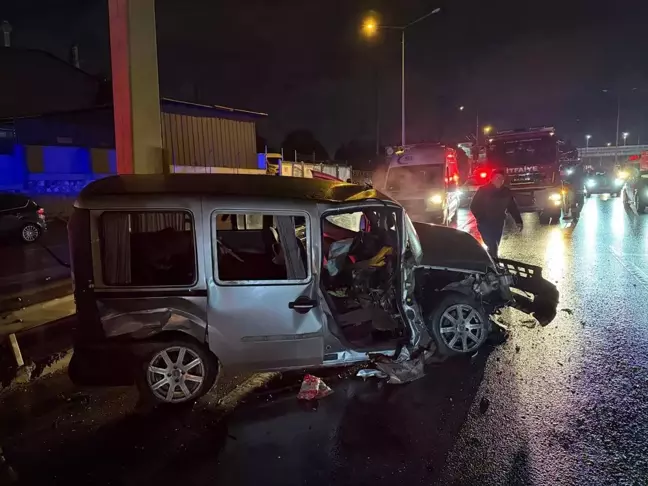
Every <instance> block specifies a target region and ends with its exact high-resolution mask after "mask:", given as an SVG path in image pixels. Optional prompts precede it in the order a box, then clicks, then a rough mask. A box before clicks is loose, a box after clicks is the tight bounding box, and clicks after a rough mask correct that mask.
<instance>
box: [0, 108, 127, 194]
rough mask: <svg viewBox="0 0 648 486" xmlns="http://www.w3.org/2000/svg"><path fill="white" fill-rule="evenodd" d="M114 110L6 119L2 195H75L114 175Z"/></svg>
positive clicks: (0, 154)
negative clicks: (89, 185) (96, 181)
mask: <svg viewBox="0 0 648 486" xmlns="http://www.w3.org/2000/svg"><path fill="white" fill-rule="evenodd" d="M114 147H115V142H114V132H113V127H112V109H111V108H109V107H107V108H98V109H93V110H84V111H76V112H68V113H57V114H48V115H40V116H35V117H25V118H17V119H14V120H11V121H5V122H3V123H2V126H0V191H2V192H9V191H10V192H23V193H26V194H30V195H34V196H36V195H44V194H48V195H52V196H55V195H61V196H75V195H77V194H78V193H79V191H80V190H81V189H82V188H83V187H84V186H85V185H86V184H88V183H89V182H91V181H93V180H96V179H99V178H102V177H106V176H108V175H111V174H115V173H116V167H117V165H116V159H115V149H114Z"/></svg>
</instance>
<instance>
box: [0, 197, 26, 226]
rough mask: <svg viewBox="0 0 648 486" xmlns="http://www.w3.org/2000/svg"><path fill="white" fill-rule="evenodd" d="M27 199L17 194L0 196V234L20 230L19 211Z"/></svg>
mask: <svg viewBox="0 0 648 486" xmlns="http://www.w3.org/2000/svg"><path fill="white" fill-rule="evenodd" d="M26 205H27V199H26V198H25V197H24V196H21V195H18V194H0V232H2V233H8V232H11V231H14V230H17V229H19V228H20V224H21V221H20V211H21V209H22V208H24V207H25V206H26Z"/></svg>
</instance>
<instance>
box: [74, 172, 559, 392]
mask: <svg viewBox="0 0 648 486" xmlns="http://www.w3.org/2000/svg"><path fill="white" fill-rule="evenodd" d="M68 231H69V239H70V248H71V259H72V268H73V279H74V285H75V290H74V293H75V299H76V305H77V314H78V320H79V325H78V328H77V331H76V336H75V349H74V355H73V358H72V362H71V363H70V367H69V373H70V377H71V378H72V380H73V381H74V382H75V383H77V384H83V385H121V384H132V383H137V384H138V386H139V388H140V391H141V392H142V393H143V394H145V395H146V396H148V397H150V398H152V399H154V400H156V401H158V402H166V403H182V402H187V401H190V400H195V399H197V398H198V397H200V396H201V395H203V394H205V393H206V392H207V391H209V389H210V388H211V387H212V385H213V384H214V382H215V380H216V379H217V378H218V376H219V374H220V373H221V370H222V369H224V368H225V369H228V370H233V371H242V370H288V369H304V368H313V367H327V366H340V365H347V364H353V363H360V362H367V361H371V360H373V359H376V357H378V356H380V357H381V359H382V360H385V359H387V360H389V359H394V360H395V359H397V358H398V357H401V358H402V356H403V350H405V351H406V352H407V356H409V357H412V359H413V358H415V357H417V356H420V355H422V354H423V353H431V352H437V353H442V354H444V355H461V354H470V353H474V352H475V350H477V349H478V348H479V347H480V346H481V345H482V344H483V343H484V342H485V340H486V338H487V336H488V334H489V332H490V331H491V321H490V319H489V317H490V316H491V315H492V314H495V313H497V312H498V311H499V310H500V309H502V308H504V307H506V306H516V307H518V308H520V309H522V310H524V311H525V312H528V313H535V316H536V318H538V320H540V321H541V323H547V322H549V321H550V320H551V319H552V318H553V317H554V316H555V313H556V305H557V301H558V293H557V291H556V289H555V287H554V286H553V285H552V284H551V283H549V282H547V281H546V280H544V279H543V278H542V275H541V271H540V269H539V268H537V267H530V266H528V265H524V264H521V263H518V262H506V261H500V262H497V263H495V262H493V260H492V259H491V258H490V257H489V255H488V253H487V252H486V251H485V250H484V249H483V248H482V246H481V245H480V244H479V243H478V242H477V241H476V240H475V239H474V238H473V237H472V236H470V235H468V234H467V233H464V232H461V231H458V230H454V229H450V228H445V227H440V226H434V225H430V224H423V223H413V222H412V221H410V219H409V218H408V216H407V214H406V213H405V212H404V211H403V208H402V207H401V206H400V205H399V204H398V203H396V202H395V201H393V200H391V199H389V198H388V197H386V196H384V195H382V194H380V193H379V192H377V191H375V190H373V189H367V188H364V187H362V186H357V185H353V184H347V183H341V182H334V181H325V180H315V179H302V178H289V177H269V176H261V175H203V174H200V175H198V174H195V175H194V174H173V175H129V176H115V177H108V178H106V179H102V180H99V181H96V182H93V183H91V184H89V185H88V186H87V187H86V188H85V189H84V190H83V191H82V192H81V194H80V196H79V198H78V200H77V202H76V204H75V210H74V214H73V216H72V217H71V219H70V222H69V224H68ZM513 287H517V288H520V289H521V290H522V291H524V292H525V294H526V295H524V296H523V295H522V294H521V293H514V291H513V290H512V289H513ZM531 294H533V295H535V298H534V297H533V295H531ZM529 295H531V297H529Z"/></svg>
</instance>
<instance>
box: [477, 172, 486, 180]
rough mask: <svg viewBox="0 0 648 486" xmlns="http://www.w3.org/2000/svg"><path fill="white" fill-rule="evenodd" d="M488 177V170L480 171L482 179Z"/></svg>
mask: <svg viewBox="0 0 648 486" xmlns="http://www.w3.org/2000/svg"><path fill="white" fill-rule="evenodd" d="M487 177H488V172H480V173H479V178H480V179H486V178H487Z"/></svg>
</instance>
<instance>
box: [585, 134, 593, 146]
mask: <svg viewBox="0 0 648 486" xmlns="http://www.w3.org/2000/svg"><path fill="white" fill-rule="evenodd" d="M590 138H592V136H591V135H585V149H588V148H589V141H590Z"/></svg>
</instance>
